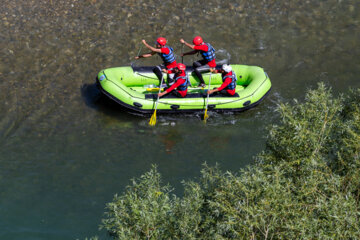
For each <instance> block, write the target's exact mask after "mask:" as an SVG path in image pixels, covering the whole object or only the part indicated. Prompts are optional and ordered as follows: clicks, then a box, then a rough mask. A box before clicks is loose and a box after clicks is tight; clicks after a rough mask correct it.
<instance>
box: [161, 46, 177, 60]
mask: <svg viewBox="0 0 360 240" xmlns="http://www.w3.org/2000/svg"><path fill="white" fill-rule="evenodd" d="M165 47H167V48H168V49H169V51H170V52H169V54H165V53H159V55H160V57H161V58H162V60H163V61H164V63H165V64H169V63H172V62H174V61H175V55H174V49H173V48H172V47H169V46H164V48H165Z"/></svg>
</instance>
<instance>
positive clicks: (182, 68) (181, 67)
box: [176, 63, 186, 71]
mask: <svg viewBox="0 0 360 240" xmlns="http://www.w3.org/2000/svg"><path fill="white" fill-rule="evenodd" d="M176 67H177V68H178V69H179V70H181V71H185V69H186V66H185V64H182V63H178V65H177V66H176Z"/></svg>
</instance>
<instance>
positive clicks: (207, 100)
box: [204, 72, 211, 120]
mask: <svg viewBox="0 0 360 240" xmlns="http://www.w3.org/2000/svg"><path fill="white" fill-rule="evenodd" d="M210 84H211V72H210V77H209V87H208V91H207V98H206V107H205V114H204V119H205V117H206V116H207V108H208V104H209V96H210V94H209V91H210ZM205 115H206V116H205ZM205 120H206V119H205Z"/></svg>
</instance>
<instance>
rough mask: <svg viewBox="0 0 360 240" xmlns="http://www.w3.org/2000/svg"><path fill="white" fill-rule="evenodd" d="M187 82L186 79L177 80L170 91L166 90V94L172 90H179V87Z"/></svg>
mask: <svg viewBox="0 0 360 240" xmlns="http://www.w3.org/2000/svg"><path fill="white" fill-rule="evenodd" d="M184 82H185V79H183V78H180V79H179V80H177V81H176V82H175V83H174V84H173V85H171V87H169V88H168V89H166V91H165V92H167V93H169V92H171V91H172V90H174V89H175V88H177V87H178V86H180V85H181V84H183V83H184Z"/></svg>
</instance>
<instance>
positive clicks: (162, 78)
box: [149, 75, 164, 126]
mask: <svg viewBox="0 0 360 240" xmlns="http://www.w3.org/2000/svg"><path fill="white" fill-rule="evenodd" d="M163 80H164V75H161V83H160V86H161V85H162V83H163ZM160 92H161V87H160V88H159V93H158V96H157V100H156V104H155V111H154V113H153V115H152V116H151V118H150V121H149V125H150V126H155V124H156V110H157V106H158V102H159V94H160Z"/></svg>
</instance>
